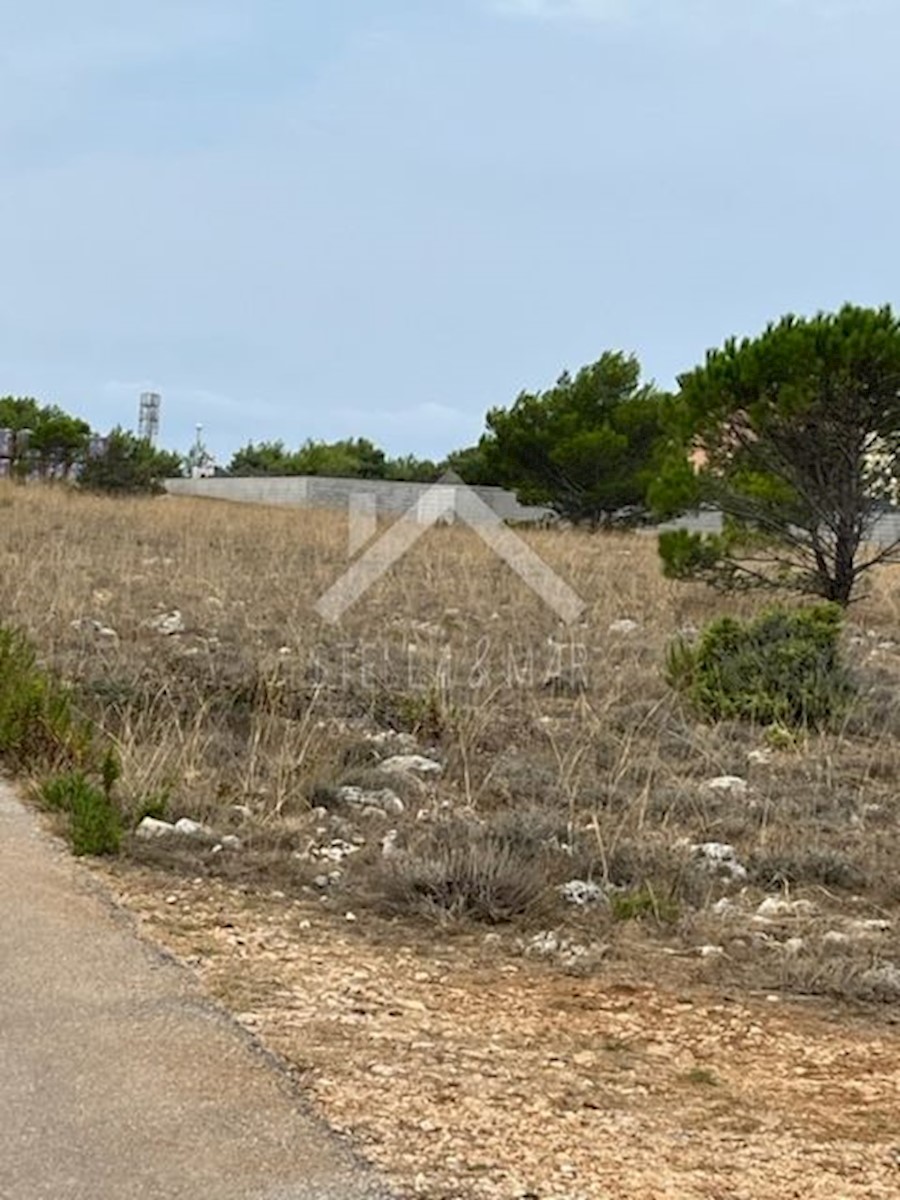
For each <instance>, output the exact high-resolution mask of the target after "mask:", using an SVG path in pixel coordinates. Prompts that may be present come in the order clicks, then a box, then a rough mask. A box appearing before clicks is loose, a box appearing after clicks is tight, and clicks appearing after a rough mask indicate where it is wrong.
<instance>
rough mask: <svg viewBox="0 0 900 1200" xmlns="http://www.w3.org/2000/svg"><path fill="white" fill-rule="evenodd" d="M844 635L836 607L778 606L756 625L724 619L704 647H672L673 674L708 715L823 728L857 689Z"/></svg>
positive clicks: (669, 666)
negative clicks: (845, 658)
mask: <svg viewBox="0 0 900 1200" xmlns="http://www.w3.org/2000/svg"><path fill="white" fill-rule="evenodd" d="M840 632H841V610H840V608H839V607H838V606H837V605H835V604H817V605H815V606H814V607H811V608H806V609H800V610H798V611H788V610H785V609H772V610H770V611H768V612H766V613H763V614H762V615H761V616H759V617H757V618H755V619H754V620H751V621H748V622H741V621H737V620H735V619H734V618H732V617H722V618H720V619H719V620H717V621H714V622H713V623H712V624H711V625H709V626H708V627H707V628H706V630H705V631H704V632H703V634H702V636H701V637H700V640H699V641H698V643H697V644H696V645H690V644H688V643H687V642H685V641H684V639H681V638H679V639H676V640H675V641H674V642H673V643H672V644H671V645H670V647H669V650H668V655H667V662H666V668H667V678H668V681H669V683H670V684H671V685H672V686H673V687H675V688H676V689H677V690H678V691H680V692H681V693H682V694H683V695H685V696H686V697H687V698H688V700H689V701H690V703H691V704H692V705H693V706H694V708H695V709H696V710H697V711H698V712H699V713H700V714H701V715H702V716H703V717H704V718H706V719H708V720H713V721H724V720H746V721H753V722H757V723H759V724H763V725H779V726H781V727H785V726H786V727H789V728H796V727H798V726H799V727H807V726H821V725H824V724H827V723H828V722H829V721H831V720H833V719H834V718H835V717H837V716H839V715H840V714H841V713H842V712H843V711H844V710H845V709H846V706H847V704H848V703H849V701H850V699H851V698H852V696H853V693H854V688H853V685H852V682H851V680H850V677H849V674H848V672H847V671H846V669H845V668H844V666H843V665H842V663H841V657H840V648H839V639H840Z"/></svg>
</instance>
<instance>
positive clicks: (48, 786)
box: [41, 771, 122, 855]
mask: <svg viewBox="0 0 900 1200" xmlns="http://www.w3.org/2000/svg"><path fill="white" fill-rule="evenodd" d="M41 798H42V799H43V801H44V803H45V805H46V806H47V807H48V808H50V809H52V810H53V811H54V812H61V813H66V814H67V815H68V817H69V837H70V840H71V843H72V851H73V853H75V854H77V855H84V854H98V855H99V854H116V853H117V852H118V850H119V846H120V845H121V841H122V818H121V814H120V813H119V810H118V808H117V807H116V805H115V804H114V802H113V800H112V798H111V797H110V796H109V795H108V793H107V792H106V791H104V790H102V789H101V788H98V787H95V786H94V785H93V784H92V783H91V782H90V781H89V780H88V779H87V778H86V777H85V776H84V775H82V774H81V772H79V771H69V772H66V774H64V775H56V776H53V777H52V778H50V779H48V780H46V781H45V782H44V784H43V785H42V787H41Z"/></svg>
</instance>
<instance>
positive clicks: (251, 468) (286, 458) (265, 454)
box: [227, 442, 300, 475]
mask: <svg viewBox="0 0 900 1200" xmlns="http://www.w3.org/2000/svg"><path fill="white" fill-rule="evenodd" d="M227 470H228V474H229V475H298V474H300V472H299V471H298V470H297V469H296V467H295V465H294V456H293V455H292V453H291V452H290V451H289V450H287V449H285V445H284V442H260V443H259V444H258V445H257V444H256V443H255V442H248V443H247V445H246V446H243V447H242V448H241V449H240V450H236V451H235V453H234V455H233V456H232V459H231V462H230V463H229V464H228V468H227Z"/></svg>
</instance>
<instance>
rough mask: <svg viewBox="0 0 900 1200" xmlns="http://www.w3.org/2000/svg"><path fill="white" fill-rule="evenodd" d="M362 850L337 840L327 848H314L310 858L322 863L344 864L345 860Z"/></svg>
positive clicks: (350, 843) (349, 843)
mask: <svg viewBox="0 0 900 1200" xmlns="http://www.w3.org/2000/svg"><path fill="white" fill-rule="evenodd" d="M360 849H361V847H360V846H354V845H353V843H352V842H345V841H343V840H342V839H341V838H335V839H334V840H333V841H332V842H330V843H329V844H328V845H327V846H313V848H312V849H311V850H310V852H309V857H310V858H314V859H318V860H319V861H320V862H333V863H339V862H343V861H344V859H345V858H349V857H350V855H351V854H356V853H357V852H358V851H359V850H360Z"/></svg>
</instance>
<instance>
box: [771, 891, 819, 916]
mask: <svg viewBox="0 0 900 1200" xmlns="http://www.w3.org/2000/svg"><path fill="white" fill-rule="evenodd" d="M815 914H816V906H815V905H814V904H813V902H812V901H811V900H787V899H785V897H783V896H766V898H765V900H763V902H762V904H760V906H759V908H757V910H756V917H757V918H758V919H762V920H763V921H778V920H784V919H785V918H788V919H791V918H795V917H812V916H815Z"/></svg>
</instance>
